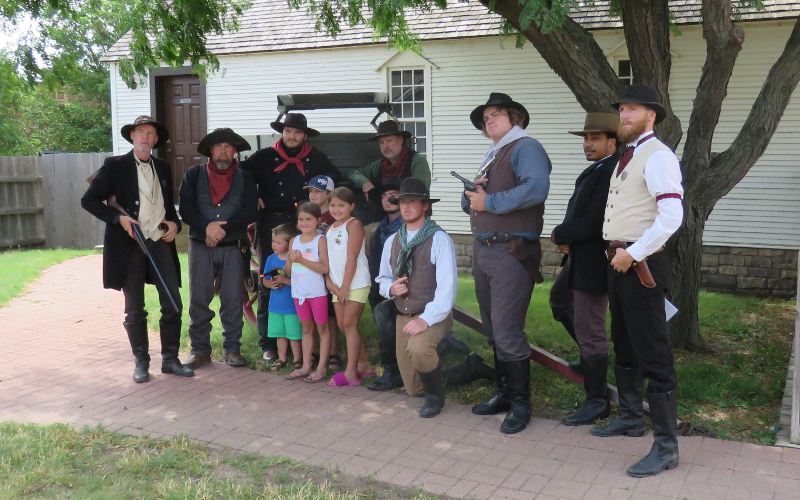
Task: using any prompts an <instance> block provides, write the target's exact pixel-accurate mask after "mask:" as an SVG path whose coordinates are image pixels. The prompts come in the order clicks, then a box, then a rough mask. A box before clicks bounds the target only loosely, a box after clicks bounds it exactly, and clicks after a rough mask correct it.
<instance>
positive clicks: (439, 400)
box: [419, 366, 444, 418]
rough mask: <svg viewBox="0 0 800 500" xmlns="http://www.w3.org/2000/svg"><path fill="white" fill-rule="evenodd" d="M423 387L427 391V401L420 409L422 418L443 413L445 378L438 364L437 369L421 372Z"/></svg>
mask: <svg viewBox="0 0 800 500" xmlns="http://www.w3.org/2000/svg"><path fill="white" fill-rule="evenodd" d="M419 378H420V380H422V389H423V390H424V391H425V403H423V405H422V408H420V410H419V416H420V417H422V418H431V417H435V416H436V415H438V414H439V413H441V411H442V408H443V407H444V380H442V374H441V370H440V369H439V367H438V366H437V367H436V369H435V370H433V371H430V372H428V373H420V374H419Z"/></svg>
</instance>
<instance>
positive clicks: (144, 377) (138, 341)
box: [123, 321, 150, 384]
mask: <svg viewBox="0 0 800 500" xmlns="http://www.w3.org/2000/svg"><path fill="white" fill-rule="evenodd" d="M123 326H124V327H125V331H126V332H127V333H128V341H129V342H130V343H131V351H133V357H134V358H135V360H136V361H135V363H136V364H135V365H134V368H133V381H134V382H136V383H137V384H141V383H142V382H147V381H148V380H150V373H149V370H150V353H149V352H148V351H149V349H150V343H149V339H148V338H147V323H146V322H144V321H141V322H136V323H128V322H124V323H123Z"/></svg>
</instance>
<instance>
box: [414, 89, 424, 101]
mask: <svg viewBox="0 0 800 500" xmlns="http://www.w3.org/2000/svg"><path fill="white" fill-rule="evenodd" d="M414 100H415V101H424V100H425V87H423V86H416V87H414Z"/></svg>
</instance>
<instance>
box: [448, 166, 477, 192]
mask: <svg viewBox="0 0 800 500" xmlns="http://www.w3.org/2000/svg"><path fill="white" fill-rule="evenodd" d="M450 175H452V176H453V177H455V178H456V179H458V180H460V181H461V182H462V183H463V184H464V191H472V192H475V191H477V190H478V186H476V185H475V183H474V182H472V181H471V180H469V179H467V178H465V177H462V176H460V175H458V173H457V172H456V171H455V170H451V171H450Z"/></svg>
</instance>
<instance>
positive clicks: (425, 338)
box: [395, 314, 453, 396]
mask: <svg viewBox="0 0 800 500" xmlns="http://www.w3.org/2000/svg"><path fill="white" fill-rule="evenodd" d="M416 317H417V316H403V315H400V314H398V315H397V321H396V323H395V325H396V326H395V328H396V330H395V331H396V337H395V338H396V340H395V345H396V347H397V366H398V368H399V369H400V376H401V377H402V378H403V386H405V389H406V392H407V393H408V395H409V396H419V395H421V394H422V392H423V391H422V380H421V379H420V378H419V374H420V373H428V372H430V371H433V370H435V369H436V367H437V366H439V354H438V353H437V352H436V346H437V345H439V342H441V341H442V339H443V338H444V337H445V336H446V335H447V333H448V332H449V331H450V329H451V328H452V326H453V316H452V314H451V315H450V316H448V317H447V318H445V319H444V320H443V321H440V322H438V323H436V324H435V325H433V326H429V327H428V328H427V329H426V330H425V331H423V332H422V333H420V334H417V335H406V334H405V333H403V327H405V326H406V324H407V323H408V322H409V321H411V320H412V319H414V318H416Z"/></svg>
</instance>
